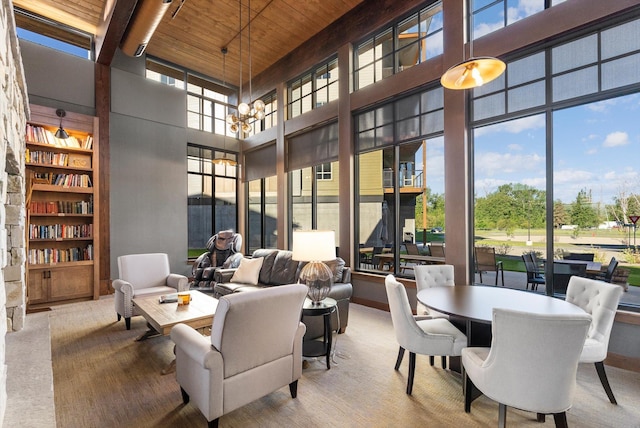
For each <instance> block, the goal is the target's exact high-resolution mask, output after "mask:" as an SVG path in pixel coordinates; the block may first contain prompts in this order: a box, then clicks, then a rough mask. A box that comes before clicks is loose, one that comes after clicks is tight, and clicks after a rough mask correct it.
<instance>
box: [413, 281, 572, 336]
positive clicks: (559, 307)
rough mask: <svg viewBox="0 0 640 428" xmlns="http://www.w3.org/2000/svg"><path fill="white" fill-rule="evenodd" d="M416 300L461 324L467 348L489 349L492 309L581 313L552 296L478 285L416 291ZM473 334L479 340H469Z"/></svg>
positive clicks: (546, 312)
mask: <svg viewBox="0 0 640 428" xmlns="http://www.w3.org/2000/svg"><path fill="white" fill-rule="evenodd" d="M417 298H418V301H419V302H420V303H422V304H423V305H425V306H427V307H428V308H431V309H433V310H436V311H438V312H442V313H445V314H447V315H449V316H450V319H451V320H452V322H454V324H455V321H462V322H464V323H465V324H466V332H465V333H466V335H467V345H468V346H490V344H491V343H490V325H491V321H492V317H493V309H494V308H505V309H511V310H516V311H523V312H533V313H539V314H578V313H584V310H582V308H580V307H578V306H576V305H574V304H572V303H569V302H566V301H564V300H561V299H558V298H556V297H551V296H547V295H543V294H537V293H533V292H528V291H522V290H514V289H511V288H504V287H492V286H482V285H457V286H454V287H432V288H427V289H425V290H421V291H419V292H418V294H417ZM487 330H488V332H489V336H488V337H489V343H487V334H486V333H487ZM476 331H478V333H479V335H480V336H481V337H473V336H474V334H475V333H476Z"/></svg>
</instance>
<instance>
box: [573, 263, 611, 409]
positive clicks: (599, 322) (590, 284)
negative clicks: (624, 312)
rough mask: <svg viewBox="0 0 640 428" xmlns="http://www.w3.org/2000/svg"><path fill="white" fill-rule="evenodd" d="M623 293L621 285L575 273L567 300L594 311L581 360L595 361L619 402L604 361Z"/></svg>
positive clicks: (607, 386)
mask: <svg viewBox="0 0 640 428" xmlns="http://www.w3.org/2000/svg"><path fill="white" fill-rule="evenodd" d="M621 295H622V287H620V286H619V285H615V284H608V283H606V282H603V281H598V280H594V279H589V278H583V277H579V276H572V277H571V279H570V280H569V285H568V286H567V294H566V297H565V300H566V301H567V302H570V303H573V304H574V305H576V306H580V307H581V308H582V309H584V310H585V312H587V313H589V314H591V317H592V320H591V328H589V334H588V335H587V340H586V342H585V343H584V349H583V350H582V354H581V355H580V362H581V363H594V364H595V366H596V371H597V372H598V377H599V378H600V382H601V383H602V387H603V388H604V390H605V392H606V393H607V397H609V401H611V403H613V404H618V403H617V402H616V398H615V397H614V395H613V391H612V390H611V386H610V385H609V380H608V379H607V373H606V372H605V370H604V363H603V361H604V359H605V358H606V357H607V350H608V348H609V338H610V337H611V329H612V328H613V320H614V318H615V316H616V310H617V309H618V303H619V302H620V296H621Z"/></svg>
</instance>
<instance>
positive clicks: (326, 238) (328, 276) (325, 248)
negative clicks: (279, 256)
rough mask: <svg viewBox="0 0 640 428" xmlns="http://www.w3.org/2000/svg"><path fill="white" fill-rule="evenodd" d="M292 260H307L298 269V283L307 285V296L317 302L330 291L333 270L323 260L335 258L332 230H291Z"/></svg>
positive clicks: (334, 242)
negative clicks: (299, 269) (300, 268)
mask: <svg viewBox="0 0 640 428" xmlns="http://www.w3.org/2000/svg"><path fill="white" fill-rule="evenodd" d="M292 259H293V260H297V261H301V262H308V263H307V264H306V265H304V267H303V268H302V270H301V271H300V278H299V280H298V282H299V283H300V284H306V285H307V287H309V292H308V293H307V296H309V299H311V301H312V302H313V303H314V304H316V305H317V304H319V303H320V301H321V300H323V299H324V298H325V297H327V295H328V294H329V291H331V285H332V283H333V272H331V269H330V268H329V266H327V265H326V264H324V263H323V262H326V261H330V260H335V259H336V237H335V232H334V231H333V230H301V231H294V232H293V255H292Z"/></svg>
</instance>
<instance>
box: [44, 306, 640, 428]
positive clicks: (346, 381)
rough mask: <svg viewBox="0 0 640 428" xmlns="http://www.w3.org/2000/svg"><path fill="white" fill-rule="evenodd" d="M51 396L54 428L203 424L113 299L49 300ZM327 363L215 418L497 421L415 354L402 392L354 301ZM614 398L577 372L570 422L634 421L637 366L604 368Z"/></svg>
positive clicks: (339, 422) (368, 313)
mask: <svg viewBox="0 0 640 428" xmlns="http://www.w3.org/2000/svg"><path fill="white" fill-rule="evenodd" d="M49 318H50V325H51V353H52V354H51V355H52V366H53V381H54V399H55V412H56V422H57V427H58V428H72V427H78V428H80V427H82V428H88V427H204V426H206V420H205V418H204V416H202V414H201V413H200V412H199V411H198V410H197V409H196V408H195V407H194V406H192V405H190V404H189V405H183V404H182V399H181V395H180V389H179V386H178V384H177V383H176V380H175V375H174V374H169V375H162V374H161V370H162V369H163V368H165V367H166V366H167V365H168V364H169V362H170V361H171V360H172V358H173V344H172V342H171V340H170V339H169V338H168V337H156V338H152V339H148V340H146V341H143V342H136V341H135V338H136V337H137V336H138V335H139V334H141V333H142V332H144V331H145V329H146V323H145V320H144V319H143V318H142V317H136V318H133V319H132V329H131V330H130V331H127V330H125V327H124V322H123V321H120V322H116V314H115V311H114V309H113V301H112V300H111V298H110V297H105V298H102V299H100V300H95V301H90V302H82V303H74V304H69V305H64V306H58V307H54V308H53V309H52V311H51V312H49ZM336 349H337V352H336V355H335V357H334V360H335V362H334V364H333V365H332V366H331V370H326V366H325V364H324V359H322V358H321V359H319V360H317V361H315V360H312V361H310V364H309V366H308V367H307V368H306V369H304V370H303V375H302V378H301V379H300V382H299V385H298V398H297V399H292V398H291V396H290V395H289V389H288V388H287V387H285V388H282V389H280V390H278V391H276V392H274V393H272V394H270V395H268V396H266V397H264V398H262V399H260V400H257V401H255V402H253V403H251V404H249V405H247V406H244V407H242V408H240V409H237V410H235V411H233V412H232V413H229V414H228V415H224V416H223V417H221V419H220V426H221V427H283V426H285V427H305V428H308V427H325V426H337V427H399V426H425V427H435V428H437V427H493V426H497V421H498V405H497V403H495V402H492V401H491V400H489V399H487V398H486V397H480V398H478V399H477V400H476V401H474V403H473V405H472V409H471V413H469V414H467V413H465V412H464V405H463V403H464V401H463V396H462V385H461V377H460V375H458V374H455V373H452V372H450V371H448V370H443V369H441V368H440V367H439V359H436V366H434V367H431V366H429V363H428V358H427V357H425V356H418V358H417V366H416V379H415V382H414V387H413V395H412V396H408V395H406V394H405V387H406V379H407V370H408V369H407V367H408V355H407V356H405V361H403V365H402V367H401V369H400V370H399V371H394V370H393V365H394V363H395V359H396V355H397V351H398V347H397V343H396V341H395V336H394V332H393V327H392V324H391V318H390V316H389V313H387V312H384V311H380V310H376V309H372V308H368V307H364V306H361V305H355V304H352V305H351V312H350V316H349V326H348V328H347V331H346V333H345V334H341V335H338V336H337V344H336ZM607 371H608V374H609V379H610V382H611V385H612V388H613V390H614V393H615V394H616V397H617V399H618V402H619V405H618V406H614V405H612V404H610V403H609V401H608V400H607V397H606V395H605V393H604V391H603V389H602V387H601V385H600V382H599V381H598V378H597V375H596V372H595V368H594V367H593V365H591V364H588V365H587V364H583V365H581V366H580V368H579V371H578V387H577V393H576V397H575V400H574V406H573V408H572V409H570V410H569V412H568V422H569V426H571V427H594V428H595V427H629V428H640V406H638V404H637V403H638V397H639V396H640V373H634V372H629V371H625V370H621V369H616V368H613V367H607ZM507 422H508V424H509V425H510V426H515V427H538V428H540V427H544V426H554V423H553V418H552V417H548V418H547V422H546V423H544V424H540V423H537V422H536V418H535V415H534V414H531V413H527V412H522V411H519V410H515V409H511V408H510V409H509V410H508V413H507Z"/></svg>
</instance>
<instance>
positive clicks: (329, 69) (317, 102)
mask: <svg viewBox="0 0 640 428" xmlns="http://www.w3.org/2000/svg"><path fill="white" fill-rule="evenodd" d="M288 91H289V103H288V114H289V116H288V118H289V119H291V118H294V117H296V116H300V115H301V114H303V113H306V112H308V111H311V110H313V109H315V108H318V107H321V106H323V105H325V104H326V103H328V102H329V101H333V100H337V99H338V59H337V58H335V59H332V60H331V61H329V62H327V63H325V64H322V65H319V66H317V67H316V68H315V69H314V70H313V71H310V72H308V73H305V74H304V75H302V76H301V77H299V78H298V79H295V80H294V81H292V82H290V83H289V88H288Z"/></svg>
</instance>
